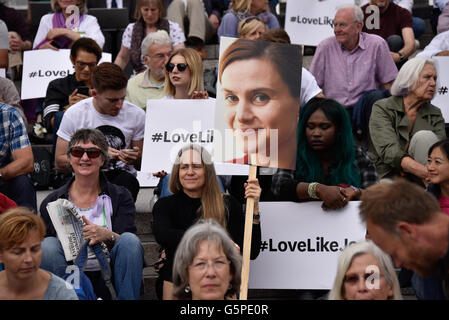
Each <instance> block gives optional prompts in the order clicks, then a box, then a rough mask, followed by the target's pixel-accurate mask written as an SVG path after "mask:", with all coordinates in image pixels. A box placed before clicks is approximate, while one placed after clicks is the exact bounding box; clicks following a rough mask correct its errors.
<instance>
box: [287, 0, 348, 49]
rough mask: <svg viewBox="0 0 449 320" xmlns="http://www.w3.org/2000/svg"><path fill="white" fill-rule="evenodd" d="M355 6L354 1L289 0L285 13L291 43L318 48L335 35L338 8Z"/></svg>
mask: <svg viewBox="0 0 449 320" xmlns="http://www.w3.org/2000/svg"><path fill="white" fill-rule="evenodd" d="M346 4H354V0H322V1H319V0H307V1H303V0H302V1H298V0H288V1H287V7H286V13H285V31H287V33H288V34H289V36H290V39H291V42H292V43H296V44H301V45H306V46H317V45H318V44H319V43H320V42H321V41H322V40H324V39H326V38H328V37H331V36H333V35H334V30H333V28H334V17H335V13H337V7H339V6H341V5H346Z"/></svg>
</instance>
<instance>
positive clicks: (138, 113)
mask: <svg viewBox="0 0 449 320" xmlns="http://www.w3.org/2000/svg"><path fill="white" fill-rule="evenodd" d="M93 99H94V98H92V97H91V98H87V99H84V100H81V101H79V102H78V103H75V104H74V105H73V106H71V107H70V108H69V109H68V110H67V111H65V113H64V117H63V118H62V121H61V126H60V127H59V130H58V132H57V135H58V137H60V138H62V139H64V140H66V141H70V139H71V137H72V136H73V134H74V133H75V132H76V130H78V129H81V128H96V129H99V130H100V131H101V132H103V134H104V135H105V136H106V139H107V140H108V144H109V146H110V147H112V148H115V149H117V150H121V149H130V148H131V142H132V141H140V140H143V138H144V134H145V111H143V110H142V109H141V108H139V107H138V106H136V105H134V104H132V103H130V102H128V101H126V100H125V101H124V102H123V106H122V109H121V110H120V112H119V114H118V115H117V116H115V117H114V116H111V115H107V114H102V113H99V112H98V111H97V110H96V109H95V107H94V105H93ZM110 168H111V169H112V168H120V169H124V170H126V171H129V172H131V173H133V174H136V170H135V169H134V167H133V166H131V165H126V164H125V163H123V162H121V161H117V162H115V163H110Z"/></svg>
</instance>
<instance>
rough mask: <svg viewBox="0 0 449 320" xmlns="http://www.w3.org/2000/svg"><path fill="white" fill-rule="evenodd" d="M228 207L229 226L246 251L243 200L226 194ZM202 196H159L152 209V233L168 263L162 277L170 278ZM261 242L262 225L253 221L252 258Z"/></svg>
mask: <svg viewBox="0 0 449 320" xmlns="http://www.w3.org/2000/svg"><path fill="white" fill-rule="evenodd" d="M224 201H225V208H226V210H227V222H226V229H227V231H228V233H229V235H230V236H231V239H232V240H233V241H234V242H235V243H237V244H238V245H239V246H240V250H241V251H243V237H244V230H245V214H244V212H243V210H242V206H241V205H240V203H239V202H238V201H237V200H236V199H235V198H234V197H232V196H229V195H224ZM200 206H201V199H200V198H190V197H189V196H187V195H186V194H185V193H184V192H180V193H177V194H174V195H171V196H168V197H164V198H160V199H159V200H158V201H157V202H156V204H155V205H154V208H153V217H154V222H153V232H154V235H155V237H156V241H157V242H158V243H159V245H161V246H162V247H163V248H165V254H166V256H167V265H166V266H164V268H163V269H164V272H162V277H163V279H164V280H166V281H172V280H171V276H172V275H171V273H172V266H173V260H174V257H175V253H176V249H177V247H178V245H179V243H180V242H181V239H182V236H183V235H184V233H185V232H186V230H187V229H188V228H189V227H191V226H192V225H193V224H195V222H197V221H198V220H199V216H198V209H199V208H200ZM260 243H261V230H260V224H253V231H252V241H251V259H255V258H256V257H257V256H258V255H259V251H260Z"/></svg>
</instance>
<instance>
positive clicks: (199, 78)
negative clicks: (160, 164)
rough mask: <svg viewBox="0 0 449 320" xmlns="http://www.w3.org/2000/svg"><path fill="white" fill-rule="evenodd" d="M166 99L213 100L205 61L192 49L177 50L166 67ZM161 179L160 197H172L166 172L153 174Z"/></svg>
mask: <svg viewBox="0 0 449 320" xmlns="http://www.w3.org/2000/svg"><path fill="white" fill-rule="evenodd" d="M164 91H165V97H163V98H162V99H213V98H210V97H209V94H208V93H207V91H205V90H204V80H203V61H202V59H201V56H200V55H199V53H198V52H197V51H196V50H194V49H191V48H183V49H179V50H175V51H174V52H173V53H172V54H171V55H170V58H169V59H168V62H167V64H166V65H165V84H164ZM153 175H154V176H155V177H158V178H160V179H161V180H160V181H159V184H158V185H157V189H158V191H159V195H160V197H164V196H167V195H170V194H171V192H170V191H169V190H168V180H169V178H170V176H167V173H166V172H165V171H159V172H156V173H153Z"/></svg>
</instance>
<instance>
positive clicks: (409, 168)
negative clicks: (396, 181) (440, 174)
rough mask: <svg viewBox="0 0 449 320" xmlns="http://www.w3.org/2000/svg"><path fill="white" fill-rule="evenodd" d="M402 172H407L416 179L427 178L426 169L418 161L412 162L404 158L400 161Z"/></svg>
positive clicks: (409, 158)
mask: <svg viewBox="0 0 449 320" xmlns="http://www.w3.org/2000/svg"><path fill="white" fill-rule="evenodd" d="M401 167H402V170H404V171H405V172H409V173H411V174H413V175H415V176H417V177H418V178H421V179H426V178H427V175H428V173H427V168H426V166H424V165H422V164H421V163H419V162H418V161H415V160H413V159H412V158H411V157H404V158H402V160H401Z"/></svg>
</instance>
